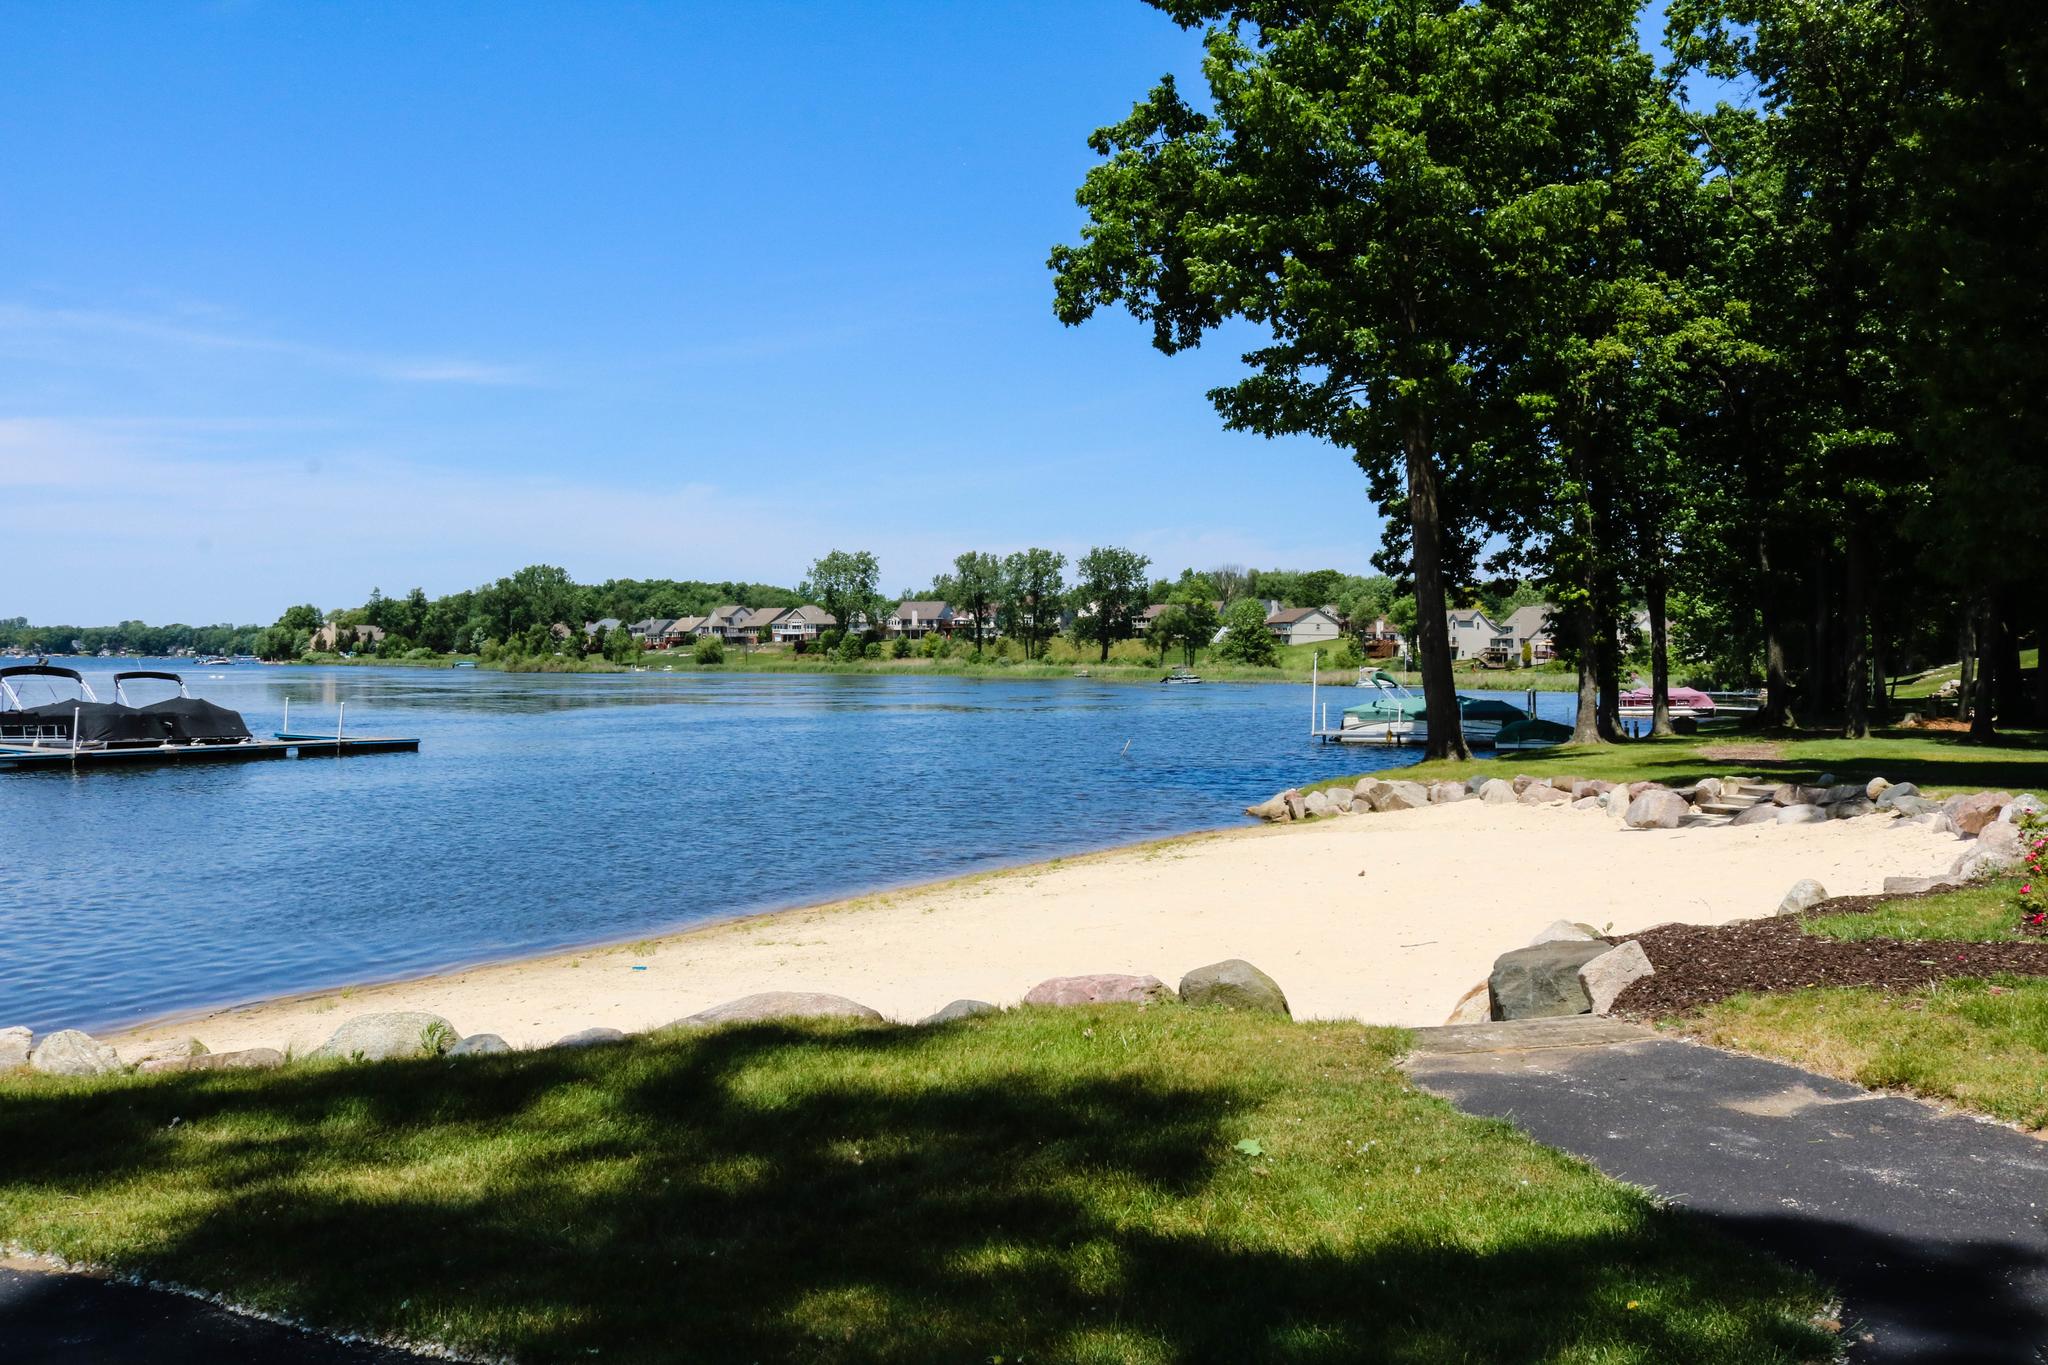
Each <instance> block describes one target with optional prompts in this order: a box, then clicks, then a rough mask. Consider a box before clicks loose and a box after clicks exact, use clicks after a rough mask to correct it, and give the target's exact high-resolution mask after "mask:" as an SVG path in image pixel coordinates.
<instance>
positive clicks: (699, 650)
mask: <svg viewBox="0 0 2048 1365" xmlns="http://www.w3.org/2000/svg"><path fill="white" fill-rule="evenodd" d="M690 657H691V658H693V659H695V660H696V661H697V662H698V663H700V664H722V663H724V662H725V641H723V640H721V639H719V638H718V637H717V636H716V635H707V636H705V637H704V638H703V639H701V640H699V641H698V642H697V647H696V648H695V649H694V650H692V651H691V652H690Z"/></svg>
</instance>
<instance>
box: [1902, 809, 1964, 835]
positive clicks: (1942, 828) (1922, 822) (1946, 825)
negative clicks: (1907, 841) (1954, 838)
mask: <svg viewBox="0 0 2048 1365" xmlns="http://www.w3.org/2000/svg"><path fill="white" fill-rule="evenodd" d="M1907 825H1913V826H1916V827H1918V828H1920V829H1931V830H1933V831H1934V832H1935V833H1936V834H1954V833H1955V832H1956V822H1955V821H1953V820H1951V819H1949V818H1948V815H1947V814H1946V813H1945V812H1943V811H1942V809H1941V808H1940V807H1939V806H1936V807H1935V808H1934V809H1933V810H1924V811H1921V812H1920V813H1919V814H1918V815H1915V816H1912V817H1910V818H1908V819H1905V820H1901V821H1899V828H1901V829H1904V828H1905V827H1906V826H1907Z"/></svg>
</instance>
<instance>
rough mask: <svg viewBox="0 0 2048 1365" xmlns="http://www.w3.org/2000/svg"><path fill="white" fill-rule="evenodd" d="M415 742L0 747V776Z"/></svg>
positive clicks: (326, 754)
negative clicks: (46, 770) (59, 769)
mask: <svg viewBox="0 0 2048 1365" xmlns="http://www.w3.org/2000/svg"><path fill="white" fill-rule="evenodd" d="M419 747H420V742H419V740H418V739H407V738H401V737H398V736H394V735H348V736H346V737H343V736H340V735H309V734H298V733H291V732H284V731H280V732H279V733H278V734H277V735H276V736H275V737H274V738H271V739H245V740H241V741H239V742H237V743H233V744H146V745H136V746H133V747H130V748H111V747H98V748H96V747H93V746H91V745H87V746H84V747H81V748H75V749H74V748H71V747H69V746H60V745H40V746H38V745H29V744H0V772H26V771H34V770H39V769H49V768H137V767H146V766H151V765H154V766H158V767H162V766H164V765H167V764H170V765H176V764H186V763H254V762H260V761H262V760H264V759H272V758H346V757H348V756H349V755H351V754H397V753H414V752H417V751H418V749H419Z"/></svg>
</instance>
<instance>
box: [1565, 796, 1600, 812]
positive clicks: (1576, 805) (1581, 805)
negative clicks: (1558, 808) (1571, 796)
mask: <svg viewBox="0 0 2048 1365" xmlns="http://www.w3.org/2000/svg"><path fill="white" fill-rule="evenodd" d="M1602 804H1603V803H1602V801H1601V798H1599V797H1597V796H1582V797H1580V798H1579V799H1578V800H1576V801H1574V802H1572V809H1573V810H1599V809H1601V807H1602Z"/></svg>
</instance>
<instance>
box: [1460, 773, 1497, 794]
mask: <svg viewBox="0 0 2048 1365" xmlns="http://www.w3.org/2000/svg"><path fill="white" fill-rule="evenodd" d="M1493 780H1494V779H1493V778H1490V777H1488V776H1487V775H1486V774H1485V773H1474V774H1473V775H1472V776H1470V777H1468V778H1466V779H1465V790H1466V791H1468V792H1471V793H1472V794H1473V795H1474V796H1477V795H1479V789H1480V788H1481V787H1483V786H1485V785H1486V784H1487V783H1489V782H1491V781H1493Z"/></svg>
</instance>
